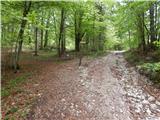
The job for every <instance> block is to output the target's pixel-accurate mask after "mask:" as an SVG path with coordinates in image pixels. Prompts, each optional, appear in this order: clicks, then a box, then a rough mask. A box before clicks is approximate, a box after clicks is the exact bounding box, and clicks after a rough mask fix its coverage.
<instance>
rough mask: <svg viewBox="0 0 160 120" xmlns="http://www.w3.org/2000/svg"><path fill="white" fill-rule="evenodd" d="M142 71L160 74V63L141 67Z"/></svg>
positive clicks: (145, 64)
mask: <svg viewBox="0 0 160 120" xmlns="http://www.w3.org/2000/svg"><path fill="white" fill-rule="evenodd" d="M141 68H142V69H146V70H149V71H151V72H160V62H157V63H144V64H142V65H141Z"/></svg>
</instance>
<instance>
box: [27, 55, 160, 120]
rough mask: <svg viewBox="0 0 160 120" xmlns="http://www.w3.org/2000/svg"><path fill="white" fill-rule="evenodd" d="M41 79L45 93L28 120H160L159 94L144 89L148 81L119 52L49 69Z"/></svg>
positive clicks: (41, 85) (34, 106)
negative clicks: (145, 82) (143, 81)
mask: <svg viewBox="0 0 160 120" xmlns="http://www.w3.org/2000/svg"><path fill="white" fill-rule="evenodd" d="M46 71H47V72H46ZM40 77H43V80H42V82H41V83H40V86H39V87H40V88H42V89H43V90H44V92H43V93H42V95H40V96H41V97H39V99H38V100H37V102H36V104H34V105H33V107H32V110H31V112H30V114H29V115H28V117H27V119H28V120H160V96H159V94H158V95H154V94H152V95H151V94H150V92H148V91H146V90H145V89H144V86H145V87H146V85H145V84H144V83H141V82H139V81H140V80H141V79H146V78H145V77H143V76H140V75H139V74H138V72H136V70H135V69H134V68H133V67H131V66H128V64H127V62H126V61H125V59H124V57H123V55H122V53H120V52H111V53H109V54H108V55H107V56H105V57H100V58H96V59H94V60H91V61H89V62H88V61H82V66H80V67H78V61H76V60H74V61H68V62H65V63H63V64H60V65H57V66H52V65H50V66H49V67H48V68H47V70H44V73H42V74H41V75H40ZM155 91H156V89H155Z"/></svg>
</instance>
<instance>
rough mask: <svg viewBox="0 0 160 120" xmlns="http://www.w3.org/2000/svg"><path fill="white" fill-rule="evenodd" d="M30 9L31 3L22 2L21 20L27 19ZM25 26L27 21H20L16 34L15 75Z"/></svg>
mask: <svg viewBox="0 0 160 120" xmlns="http://www.w3.org/2000/svg"><path fill="white" fill-rule="evenodd" d="M30 7H31V1H24V11H23V18H24V17H27V15H28V12H29V10H30ZM26 24H27V20H25V19H22V21H21V27H20V30H19V33H18V38H17V43H16V46H15V57H14V71H15V73H16V72H17V69H19V58H20V53H21V50H22V43H23V34H24V29H25V26H26Z"/></svg>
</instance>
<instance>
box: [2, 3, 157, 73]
mask: <svg viewBox="0 0 160 120" xmlns="http://www.w3.org/2000/svg"><path fill="white" fill-rule="evenodd" d="M159 4H160V3H159V2H158V1H141V2H133V1H131V2H114V1H103V2H102V1H95V2H93V1H79V2H78V1H77V2H71V1H70V2H65V1H63V2H62V1H56V2H51V1H50V2H49V1H48V2H38V1H16V2H15V1H2V20H1V28H2V29H1V30H2V32H1V35H2V37H1V38H2V40H1V41H2V62H3V52H7V51H11V54H12V55H11V58H9V59H11V63H9V64H12V67H14V70H15V72H16V70H17V68H19V60H20V56H21V51H25V50H29V51H34V55H35V56H37V55H38V51H39V50H53V51H56V52H57V54H58V56H59V57H64V56H66V52H67V51H72V50H74V51H76V52H79V51H85V53H88V52H89V51H94V52H99V51H100V52H102V51H105V50H107V49H117V50H121V49H135V48H136V49H138V50H139V51H141V52H143V53H144V54H145V53H147V52H148V51H152V50H156V49H158V47H159V44H160V43H159V39H160V30H159V27H160V24H159V23H160V13H159V11H160V7H159ZM5 62H8V61H6V60H5ZM2 65H3V64H2Z"/></svg>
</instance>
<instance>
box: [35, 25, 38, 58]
mask: <svg viewBox="0 0 160 120" xmlns="http://www.w3.org/2000/svg"><path fill="white" fill-rule="evenodd" d="M34 55H35V56H38V27H35V52H34Z"/></svg>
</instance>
